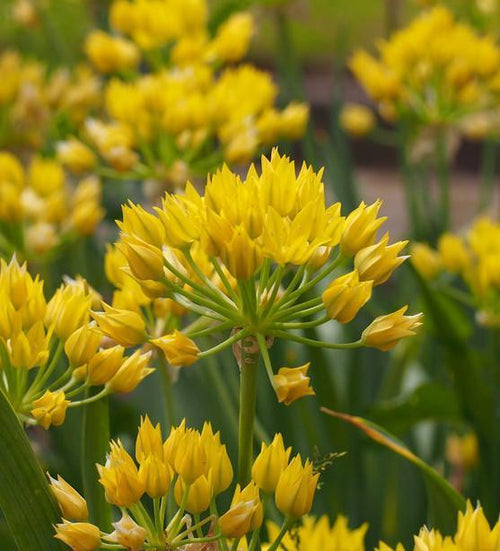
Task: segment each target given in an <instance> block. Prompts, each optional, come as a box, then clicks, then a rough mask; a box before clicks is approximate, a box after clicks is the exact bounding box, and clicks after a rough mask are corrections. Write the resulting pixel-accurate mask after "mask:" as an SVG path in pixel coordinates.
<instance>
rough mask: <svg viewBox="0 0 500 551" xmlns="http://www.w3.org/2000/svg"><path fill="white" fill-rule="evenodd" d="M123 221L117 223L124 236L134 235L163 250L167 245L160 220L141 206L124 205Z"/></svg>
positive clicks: (130, 203)
mask: <svg viewBox="0 0 500 551" xmlns="http://www.w3.org/2000/svg"><path fill="white" fill-rule="evenodd" d="M122 214H123V221H119V222H117V224H118V227H119V228H120V230H121V232H122V234H126V235H133V236H135V237H137V238H138V239H139V240H142V241H144V242H146V243H148V244H149V245H153V246H154V247H156V248H158V249H161V248H162V246H163V244H164V243H165V228H164V227H163V225H162V223H161V221H160V219H159V218H158V217H157V216H155V215H154V214H152V213H150V212H147V211H146V210H144V209H143V207H142V206H141V205H134V203H132V202H131V201H129V203H128V205H122Z"/></svg>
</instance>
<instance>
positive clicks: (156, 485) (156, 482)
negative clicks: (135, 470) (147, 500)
mask: <svg viewBox="0 0 500 551" xmlns="http://www.w3.org/2000/svg"><path fill="white" fill-rule="evenodd" d="M139 478H140V480H141V482H142V485H143V487H144V490H145V492H146V493H147V494H148V495H149V496H151V497H152V498H156V497H162V496H166V495H167V494H168V490H169V488H170V483H171V482H172V472H171V470H170V466H169V465H168V463H166V462H165V461H163V458H159V457H158V456H156V455H148V456H147V457H146V458H145V459H143V460H142V462H141V464H140V467H139ZM179 480H180V479H179Z"/></svg>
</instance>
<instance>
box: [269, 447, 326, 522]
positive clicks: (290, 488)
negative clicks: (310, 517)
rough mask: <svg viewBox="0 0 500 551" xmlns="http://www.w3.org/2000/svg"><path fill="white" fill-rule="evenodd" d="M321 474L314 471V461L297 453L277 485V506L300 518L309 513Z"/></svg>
mask: <svg viewBox="0 0 500 551" xmlns="http://www.w3.org/2000/svg"><path fill="white" fill-rule="evenodd" d="M318 478H319V474H318V473H317V474H314V473H313V468H312V463H311V462H310V461H309V460H307V461H306V462H305V463H304V465H302V459H301V457H300V454H299V455H296V456H295V457H294V458H293V459H292V460H291V461H290V464H289V465H288V466H287V467H286V469H285V470H284V471H283V472H282V473H281V476H280V478H279V481H278V485H277V486H276V495H275V499H276V506H277V507H278V509H279V510H280V511H281V512H282V513H283V514H284V515H286V516H289V517H292V518H299V517H301V516H303V515H306V514H307V513H309V511H310V510H311V507H312V502H313V498H314V492H315V491H316V485H317V483H318Z"/></svg>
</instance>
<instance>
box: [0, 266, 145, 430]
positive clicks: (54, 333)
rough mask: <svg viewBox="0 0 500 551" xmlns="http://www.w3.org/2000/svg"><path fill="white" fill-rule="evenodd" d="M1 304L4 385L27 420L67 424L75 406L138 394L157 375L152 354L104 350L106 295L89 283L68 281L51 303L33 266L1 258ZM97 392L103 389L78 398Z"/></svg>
mask: <svg viewBox="0 0 500 551" xmlns="http://www.w3.org/2000/svg"><path fill="white" fill-rule="evenodd" d="M0 300H1V302H2V305H3V307H2V309H1V313H0V370H1V372H2V377H1V378H0V386H1V389H2V391H3V392H4V393H5V394H6V396H7V397H8V398H9V400H10V402H11V404H12V406H13V407H14V409H15V410H16V412H17V413H18V415H19V417H20V419H21V420H22V421H23V422H26V423H28V424H39V425H41V426H42V427H44V428H46V429H47V428H49V427H50V426H51V425H55V426H57V425H61V424H62V423H63V422H64V420H65V417H66V412H67V409H68V408H71V407H77V406H79V405H82V404H85V403H88V402H91V401H96V400H98V399H99V398H101V397H102V396H105V395H106V394H110V393H113V392H130V391H132V390H133V389H134V388H135V387H136V386H137V385H138V384H139V383H140V381H141V380H142V379H143V378H144V377H146V376H147V375H148V374H149V373H151V371H152V369H151V368H149V367H148V364H149V361H150V357H151V352H146V353H142V352H141V351H140V350H137V351H136V352H134V353H133V354H132V355H130V356H127V355H125V349H124V348H123V347H122V346H120V345H117V346H112V347H107V348H103V344H104V343H103V337H104V335H103V332H102V331H101V330H100V329H99V328H98V327H97V325H96V323H95V322H92V321H90V319H91V309H92V308H93V307H96V306H97V305H98V304H99V303H100V297H99V296H98V295H97V293H96V292H95V291H94V290H93V289H91V288H90V287H89V286H88V284H87V283H86V282H85V281H84V280H68V281H67V282H66V283H64V284H63V285H62V286H61V287H60V288H59V289H57V291H56V292H55V293H54V295H53V296H52V297H51V299H50V300H49V301H47V300H46V298H45V295H44V292H43V281H41V280H40V279H39V277H38V276H36V277H35V278H33V277H32V276H31V275H30V274H29V272H28V271H27V268H26V265H25V264H23V265H19V264H18V262H17V260H16V259H15V258H13V259H12V261H11V262H10V264H6V263H5V262H4V261H3V260H1V261H0ZM91 386H97V387H102V388H101V389H100V390H98V392H97V393H96V394H94V395H93V396H91V397H88V398H82V399H77V400H75V398H77V397H78V396H79V395H82V394H83V393H84V391H85V389H87V388H89V387H91Z"/></svg>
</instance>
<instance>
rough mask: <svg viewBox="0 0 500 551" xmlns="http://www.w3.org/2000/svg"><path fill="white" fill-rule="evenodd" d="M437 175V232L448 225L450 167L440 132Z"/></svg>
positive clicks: (449, 212)
mask: <svg viewBox="0 0 500 551" xmlns="http://www.w3.org/2000/svg"><path fill="white" fill-rule="evenodd" d="M436 146H437V167H436V171H437V176H438V181H439V225H438V231H439V233H443V232H445V231H447V230H448V229H449V227H450V214H451V209H450V167H449V163H448V155H447V153H446V143H445V140H444V136H443V135H442V133H440V134H439V136H438V138H437V144H436Z"/></svg>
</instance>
